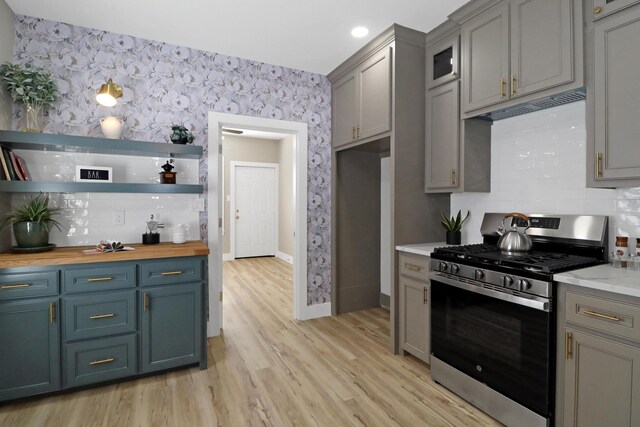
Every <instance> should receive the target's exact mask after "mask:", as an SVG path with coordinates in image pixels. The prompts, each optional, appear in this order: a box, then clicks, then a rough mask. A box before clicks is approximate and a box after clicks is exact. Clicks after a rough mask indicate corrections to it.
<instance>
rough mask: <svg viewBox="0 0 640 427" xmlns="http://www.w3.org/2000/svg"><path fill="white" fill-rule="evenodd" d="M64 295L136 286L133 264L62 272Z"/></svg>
mask: <svg viewBox="0 0 640 427" xmlns="http://www.w3.org/2000/svg"><path fill="white" fill-rule="evenodd" d="M63 275H64V291H65V293H79V292H98V291H109V290H112V289H123V288H133V287H135V286H136V266H135V264H120V263H116V264H111V263H109V264H106V265H103V266H96V267H91V268H74V269H68V270H64V271H63Z"/></svg>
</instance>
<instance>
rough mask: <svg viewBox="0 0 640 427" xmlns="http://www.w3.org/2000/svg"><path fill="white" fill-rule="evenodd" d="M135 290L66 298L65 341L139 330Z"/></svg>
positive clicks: (64, 305) (64, 307)
mask: <svg viewBox="0 0 640 427" xmlns="http://www.w3.org/2000/svg"><path fill="white" fill-rule="evenodd" d="M135 302H136V291H135V290H131V291H120V292H110V293H100V294H89V295H79V296H67V297H64V298H63V301H62V304H63V313H64V333H65V334H64V339H65V341H71V340H79V339H85V338H97V337H104V336H107V335H115V334H123V333H127V332H135V331H136V304H135Z"/></svg>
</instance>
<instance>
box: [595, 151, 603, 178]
mask: <svg viewBox="0 0 640 427" xmlns="http://www.w3.org/2000/svg"><path fill="white" fill-rule="evenodd" d="M596 178H602V153H596Z"/></svg>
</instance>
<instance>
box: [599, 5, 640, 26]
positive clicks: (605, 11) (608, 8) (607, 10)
mask: <svg viewBox="0 0 640 427" xmlns="http://www.w3.org/2000/svg"><path fill="white" fill-rule="evenodd" d="M635 3H640V0H593V11H592V13H593V20H594V21H595V20H597V19H600V18H603V17H605V16H607V15H609V14H611V13H613V12H615V11H616V10H619V9H622V8H625V7H627V6H631V5H632V4H635Z"/></svg>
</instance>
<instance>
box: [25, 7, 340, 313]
mask: <svg viewBox="0 0 640 427" xmlns="http://www.w3.org/2000/svg"><path fill="white" fill-rule="evenodd" d="M15 29H16V41H15V45H14V60H15V61H16V62H19V63H23V64H26V63H31V64H33V65H35V66H38V67H42V68H45V69H47V70H49V71H51V72H52V73H53V76H54V78H55V79H56V81H57V82H58V87H59V90H60V95H61V96H60V99H59V100H58V101H57V102H56V104H55V105H54V108H52V109H51V111H49V116H48V117H47V118H46V120H47V122H48V126H47V128H46V129H45V132H49V133H64V134H73V135H90V136H93V135H100V128H99V119H100V118H101V117H104V116H107V115H116V116H118V117H120V118H122V119H123V120H124V122H125V126H124V138H125V139H140V140H147V141H154V142H159V143H162V142H168V137H169V133H170V128H169V127H170V125H171V124H172V123H184V124H185V126H186V127H187V128H189V129H191V130H192V131H193V132H194V134H195V137H196V140H195V143H196V144H198V145H202V146H203V147H204V148H205V156H204V158H203V159H202V160H201V162H200V181H201V182H202V183H203V184H204V185H205V187H208V182H207V181H208V178H207V175H206V171H207V165H206V157H207V155H206V150H207V116H208V113H209V112H210V111H215V112H225V113H231V114H241V115H247V116H259V117H267V118H274V119H283V120H290V121H297V122H303V123H306V124H307V125H308V126H309V140H308V150H309V153H308V158H309V162H308V165H307V167H308V173H309V186H308V200H309V204H308V206H307V212H308V241H309V247H308V282H309V291H308V295H307V300H308V303H309V304H318V303H323V302H328V301H329V300H330V289H331V284H330V276H331V267H330V261H329V260H330V259H331V256H330V252H331V248H330V245H329V242H330V241H331V228H330V222H329V221H328V220H327V219H328V218H330V211H331V203H330V201H331V188H330V176H331V145H330V143H331V122H330V120H331V85H330V83H329V81H328V80H327V78H326V77H325V76H321V75H319V74H314V73H308V72H304V71H300V70H293V69H288V68H284V67H279V66H276V65H270V64H264V63H260V62H255V61H251V60H247V59H241V58H236V57H232V56H226V55H220V54H216V53H211V52H204V51H200V50H196V49H190V48H186V47H181V46H174V45H169V44H166V43H160V42H154V41H149V40H144V39H140V38H136V37H130V36H126V35H122V34H114V33H110V32H105V31H98V30H93V29H89V28H84V27H78V26H73V25H67V24H63V23H60V22H53V21H47V20H42V19H36V18H31V17H26V16H17V18H16V27H15ZM108 78H113V80H114V81H115V82H117V83H119V84H120V85H122V86H123V88H124V95H123V98H121V100H120V102H119V104H118V106H116V107H115V108H112V109H108V108H105V107H101V106H98V105H97V104H96V102H95V90H96V89H97V88H98V87H99V86H100V84H102V83H104V82H105V81H106V80H107V79H108ZM18 114H19V111H17V110H15V109H14V127H17V124H18V120H17V119H18ZM66 197H68V199H69V200H75V199H74V197H75V196H74V195H67V196H66ZM78 197H82V196H78ZM131 197H132V198H135V197H136V196H131ZM78 200H81V199H78ZM153 207H154V205H153V204H150V205H149V208H153ZM317 218H322V220H316V219H317ZM207 225H208V221H207V214H206V213H202V214H201V215H200V236H201V237H202V238H205V237H206V236H207ZM63 243H66V242H63Z"/></svg>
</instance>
